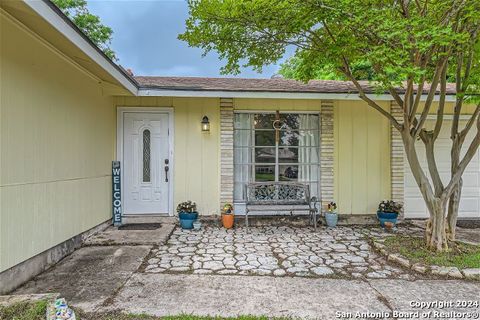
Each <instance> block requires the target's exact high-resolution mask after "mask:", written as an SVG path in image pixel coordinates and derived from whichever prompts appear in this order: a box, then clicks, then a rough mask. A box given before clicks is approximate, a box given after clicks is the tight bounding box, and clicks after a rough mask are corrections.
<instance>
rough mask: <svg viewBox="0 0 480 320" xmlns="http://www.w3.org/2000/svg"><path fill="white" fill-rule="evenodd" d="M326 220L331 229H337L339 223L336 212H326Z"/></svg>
mask: <svg viewBox="0 0 480 320" xmlns="http://www.w3.org/2000/svg"><path fill="white" fill-rule="evenodd" d="M325 220H326V221H327V226H329V227H330V228H335V227H336V226H337V222H338V214H337V213H336V212H335V213H330V212H325Z"/></svg>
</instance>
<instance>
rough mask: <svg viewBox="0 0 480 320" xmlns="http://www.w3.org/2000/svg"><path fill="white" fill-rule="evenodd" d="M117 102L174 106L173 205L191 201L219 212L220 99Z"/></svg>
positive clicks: (210, 211)
mask: <svg viewBox="0 0 480 320" xmlns="http://www.w3.org/2000/svg"><path fill="white" fill-rule="evenodd" d="M115 105H116V106H118V107H171V108H173V114H174V115H173V117H174V126H175V128H174V129H175V130H174V172H173V179H174V180H173V188H174V191H173V192H174V208H176V205H177V203H179V202H182V201H185V200H192V201H195V202H197V204H198V210H199V213H200V214H202V215H215V214H219V212H220V211H219V203H220V187H219V185H220V148H219V146H220V99H219V98H168V97H116V98H115ZM204 115H206V116H207V117H208V119H209V120H210V133H202V132H201V127H200V121H201V120H202V118H203V116H204ZM112 132H113V133H114V132H115V130H113V131H112Z"/></svg>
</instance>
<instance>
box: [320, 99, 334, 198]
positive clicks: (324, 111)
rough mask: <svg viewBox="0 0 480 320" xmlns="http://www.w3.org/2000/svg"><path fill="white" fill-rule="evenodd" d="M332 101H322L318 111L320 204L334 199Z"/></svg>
mask: <svg viewBox="0 0 480 320" xmlns="http://www.w3.org/2000/svg"><path fill="white" fill-rule="evenodd" d="M333 113H334V112H333V101H329V100H326V101H322V106H321V111H320V131H321V132H320V171H321V175H320V183H321V186H320V190H321V197H322V204H323V205H326V204H327V203H329V202H330V201H334V200H335V199H333V197H334V175H333V159H334V145H335V142H334V138H333V124H334V119H333Z"/></svg>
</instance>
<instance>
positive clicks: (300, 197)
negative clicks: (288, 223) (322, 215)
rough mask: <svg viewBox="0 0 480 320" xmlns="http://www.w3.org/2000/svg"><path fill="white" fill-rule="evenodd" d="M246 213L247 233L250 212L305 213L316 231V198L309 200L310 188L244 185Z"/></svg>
mask: <svg viewBox="0 0 480 320" xmlns="http://www.w3.org/2000/svg"><path fill="white" fill-rule="evenodd" d="M245 195H246V197H245V198H246V211H245V226H246V228H247V231H248V215H249V213H250V212H252V211H253V212H255V211H256V212H267V211H268V212H270V213H267V214H269V215H272V214H271V212H275V214H273V215H278V212H279V211H289V212H290V215H293V211H303V212H307V214H308V216H309V222H310V223H313V225H314V228H315V230H317V213H318V208H317V205H316V204H317V201H318V200H317V198H316V197H312V198H310V186H308V185H306V184H302V183H291V182H254V183H248V184H246V185H245Z"/></svg>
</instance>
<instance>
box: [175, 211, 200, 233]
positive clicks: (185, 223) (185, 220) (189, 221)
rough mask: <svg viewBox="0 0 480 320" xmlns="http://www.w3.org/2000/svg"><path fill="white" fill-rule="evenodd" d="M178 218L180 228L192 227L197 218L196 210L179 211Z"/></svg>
mask: <svg viewBox="0 0 480 320" xmlns="http://www.w3.org/2000/svg"><path fill="white" fill-rule="evenodd" d="M178 219H179V220H180V226H181V227H182V229H193V223H194V222H195V221H196V220H197V219H198V212H180V213H179V214H178Z"/></svg>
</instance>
